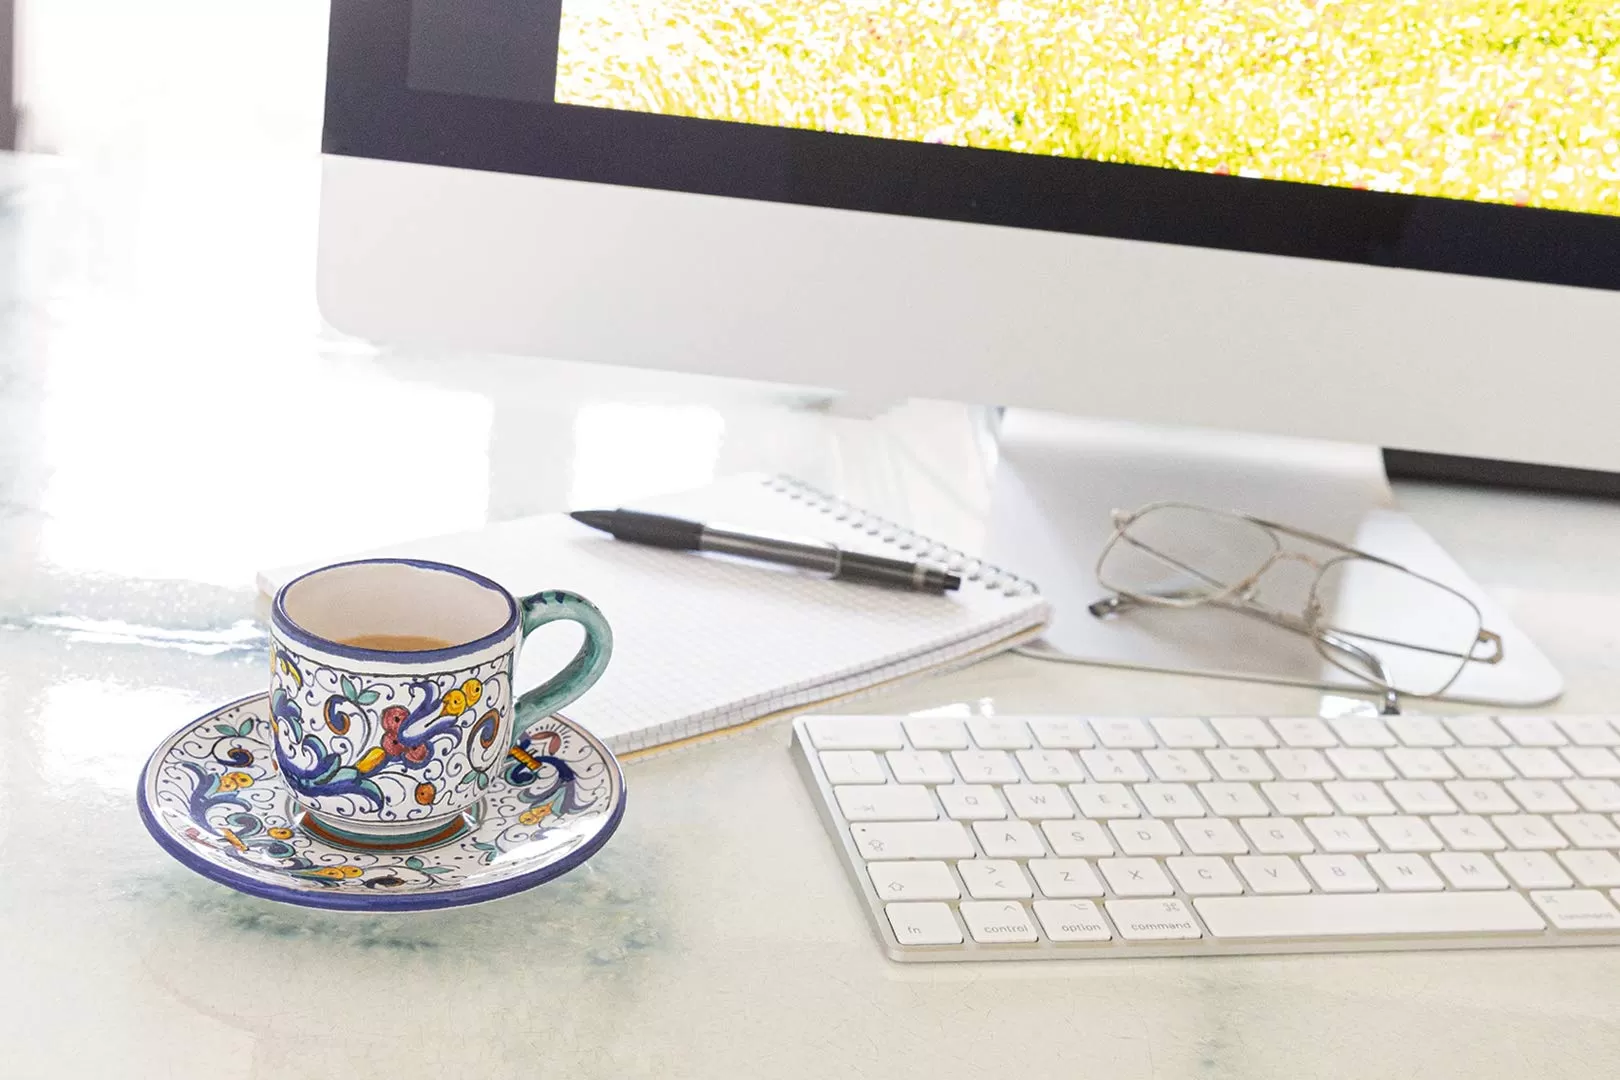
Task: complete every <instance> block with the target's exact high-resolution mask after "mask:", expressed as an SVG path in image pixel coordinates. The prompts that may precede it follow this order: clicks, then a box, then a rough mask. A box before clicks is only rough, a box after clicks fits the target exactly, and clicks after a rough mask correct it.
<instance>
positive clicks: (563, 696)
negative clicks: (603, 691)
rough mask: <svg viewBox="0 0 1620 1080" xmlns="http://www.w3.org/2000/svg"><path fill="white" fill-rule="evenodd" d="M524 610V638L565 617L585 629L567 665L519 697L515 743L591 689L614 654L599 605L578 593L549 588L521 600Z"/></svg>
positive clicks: (611, 639) (609, 634) (607, 628)
mask: <svg viewBox="0 0 1620 1080" xmlns="http://www.w3.org/2000/svg"><path fill="white" fill-rule="evenodd" d="M518 607H519V608H520V609H521V610H522V612H523V639H524V640H525V641H526V640H528V637H529V635H530V634H531V633H533V632H534V630H535V629H536V628H537V627H541V626H544V625H546V623H550V622H557V621H558V620H566V621H568V622H577V623H579V625H580V626H582V627H584V629H585V642H584V644H582V645H580V647H579V652H577V653H575V654H574V658H573V659H572V660H570V661H568V666H567V667H565V668H563V669H562V670H561V671H559V672H557V674H555V675H553V676H552V677H551V678H549V679H547V680H546V681H545V682H543V683H541V684H540V685H539V686H537V687H535V688H534V689H533V690H530V691H529V692H528V693H526V694H524V695H523V696H522V697H520V698H518V699H517V707H516V710H515V711H516V717H515V719H514V722H513V724H512V745H514V746H516V745H517V741H518V739H520V738H522V737H523V733H524V732H525V731H528V730H529V728H530V727H532V726H533V725H534V724H535V723H536V722H537V721H540V720H544V719H545V718H546V717H548V716H550V715H551V714H552V713H554V712H556V711H557V710H558V709H561V708H562V707H563V706H564V705H567V704H568V703H570V702H572V701H574V700H575V699H576V698H578V697H579V696H580V695H581V694H583V693H584V692H585V691H587V690H589V689H590V688H591V687H592V686H593V685H594V684H595V683H596V680H597V679H600V678H601V677H602V672H603V671H604V670H606V669H607V665H608V658H609V657H610V656H612V655H613V631H612V630H611V629H610V628H609V627H608V621H607V619H605V618H603V617H602V613H601V612H600V611H598V610H597V609H596V605H595V604H593V603H591V602H590V601H589V600H587V599H585V598H584V597H583V596H580V595H579V594H578V593H571V592H564V591H563V590H561V589H547V590H546V591H545V592H537V593H535V594H534V595H533V596H525V597H524V598H523V599H521V600H519V601H518Z"/></svg>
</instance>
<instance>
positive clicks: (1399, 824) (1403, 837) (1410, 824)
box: [1367, 814, 1445, 851]
mask: <svg viewBox="0 0 1620 1080" xmlns="http://www.w3.org/2000/svg"><path fill="white" fill-rule="evenodd" d="M1367 824H1368V825H1370V826H1371V827H1372V830H1373V832H1375V833H1377V834H1378V839H1379V840H1380V841H1381V842H1382V843H1383V846H1384V848H1385V849H1386V850H1388V851H1439V850H1440V849H1441V848H1443V847H1445V845H1444V844H1443V843H1441V842H1440V838H1439V837H1438V836H1436V835H1435V833H1434V830H1433V829H1431V828H1429V826H1428V823H1427V822H1425V821H1424V820H1423V819H1422V818H1420V817H1411V816H1408V815H1404V814H1397V815H1395V816H1394V817H1371V818H1368V819H1367Z"/></svg>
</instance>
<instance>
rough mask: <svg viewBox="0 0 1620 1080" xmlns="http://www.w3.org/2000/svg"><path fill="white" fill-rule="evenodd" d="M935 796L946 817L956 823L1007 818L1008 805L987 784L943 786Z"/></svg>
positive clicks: (936, 791)
mask: <svg viewBox="0 0 1620 1080" xmlns="http://www.w3.org/2000/svg"><path fill="white" fill-rule="evenodd" d="M934 794H935V795H938V796H939V803H940V805H941V806H943V807H944V808H945V815H946V816H947V817H950V818H952V819H954V820H956V821H994V820H997V819H1000V818H1004V817H1006V816H1007V804H1006V803H1004V802H1002V801H1001V796H1000V794H998V793H997V791H996V789H995V788H993V787H990V786H989V785H987V784H941V785H940V786H939V787H937V788H935V789H934Z"/></svg>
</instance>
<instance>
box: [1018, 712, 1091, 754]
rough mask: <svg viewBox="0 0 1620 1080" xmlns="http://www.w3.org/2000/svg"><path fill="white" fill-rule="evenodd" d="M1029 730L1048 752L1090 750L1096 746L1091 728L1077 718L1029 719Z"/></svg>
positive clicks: (1044, 717) (1046, 717)
mask: <svg viewBox="0 0 1620 1080" xmlns="http://www.w3.org/2000/svg"><path fill="white" fill-rule="evenodd" d="M1029 730H1030V734H1032V735H1034V736H1035V741H1036V742H1038V743H1040V744H1041V745H1042V746H1043V747H1045V748H1046V749H1048V750H1090V749H1091V748H1092V747H1093V746H1096V745H1097V740H1096V738H1095V737H1094V736H1093V735H1092V733H1091V726H1090V725H1089V724H1087V723H1086V722H1085V721H1084V720H1082V719H1080V718H1079V717H1077V716H1043V717H1040V718H1031V720H1030V721H1029Z"/></svg>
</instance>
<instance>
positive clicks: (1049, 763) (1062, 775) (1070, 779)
mask: <svg viewBox="0 0 1620 1080" xmlns="http://www.w3.org/2000/svg"><path fill="white" fill-rule="evenodd" d="M1013 756H1014V757H1016V758H1017V759H1018V767H1019V768H1020V769H1023V770H1024V775H1025V776H1027V777H1029V778H1030V779H1031V780H1033V781H1035V782H1036V783H1039V784H1078V783H1079V782H1080V781H1082V780H1084V779H1085V778H1086V773H1085V770H1084V769H1082V768H1080V763H1079V762H1078V761H1076V760H1074V755H1073V754H1071V753H1069V752H1068V751H1067V750H1020V751H1018V753H1016V754H1014V755H1013Z"/></svg>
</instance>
